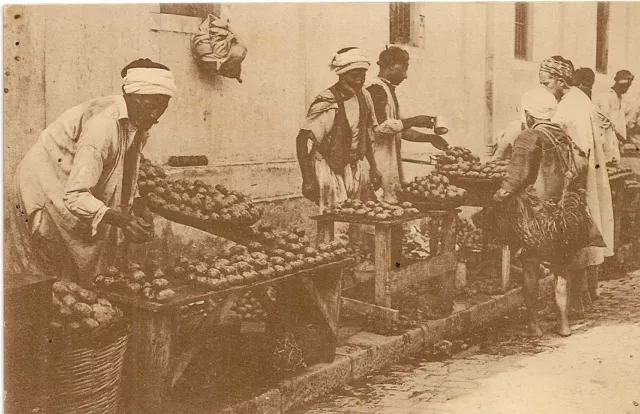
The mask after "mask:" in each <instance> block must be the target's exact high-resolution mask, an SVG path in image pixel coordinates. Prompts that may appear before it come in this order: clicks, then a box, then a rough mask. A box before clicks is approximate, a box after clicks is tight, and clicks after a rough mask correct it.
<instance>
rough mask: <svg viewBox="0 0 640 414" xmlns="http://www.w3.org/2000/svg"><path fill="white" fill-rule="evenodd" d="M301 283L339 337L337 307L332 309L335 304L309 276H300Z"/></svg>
mask: <svg viewBox="0 0 640 414" xmlns="http://www.w3.org/2000/svg"><path fill="white" fill-rule="evenodd" d="M300 283H301V284H302V286H303V287H304V289H305V290H306V291H307V293H308V294H309V296H310V297H311V300H312V301H313V303H314V304H315V305H316V308H317V309H318V310H319V311H320V314H321V315H322V318H323V320H324V322H325V323H326V324H327V326H328V327H329V328H330V329H331V332H332V333H333V336H334V337H336V338H337V337H338V320H337V319H336V309H332V308H334V306H331V304H330V303H328V301H327V300H326V298H325V296H324V295H322V294H321V293H320V291H319V290H318V288H317V287H316V285H315V284H314V283H313V281H312V280H311V279H310V278H309V276H300Z"/></svg>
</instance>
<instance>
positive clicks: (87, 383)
mask: <svg viewBox="0 0 640 414" xmlns="http://www.w3.org/2000/svg"><path fill="white" fill-rule="evenodd" d="M128 335H129V323H128V322H126V321H125V320H120V321H118V322H115V323H114V324H111V325H109V326H105V327H104V328H98V329H97V330H96V331H95V332H92V333H91V334H89V335H86V336H83V337H78V338H73V339H65V338H63V337H60V338H55V337H54V338H53V340H52V347H53V349H52V352H51V376H50V393H51V396H50V400H49V405H50V408H51V412H53V413H65V414H67V413H83V414H85V413H87V414H88V413H96V414H97V413H101V414H106V413H117V412H118V404H119V400H120V395H121V393H120V390H121V379H122V367H123V362H124V354H125V350H126V348H127V340H128Z"/></svg>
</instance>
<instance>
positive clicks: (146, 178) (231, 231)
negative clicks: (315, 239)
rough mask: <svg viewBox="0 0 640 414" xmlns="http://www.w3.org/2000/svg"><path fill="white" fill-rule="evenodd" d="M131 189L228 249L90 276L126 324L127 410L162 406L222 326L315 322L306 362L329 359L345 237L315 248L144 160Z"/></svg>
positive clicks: (250, 329) (239, 198)
mask: <svg viewBox="0 0 640 414" xmlns="http://www.w3.org/2000/svg"><path fill="white" fill-rule="evenodd" d="M139 190H140V194H141V195H142V196H143V197H145V198H146V199H147V201H148V204H149V206H150V208H151V209H152V211H153V212H155V213H156V214H158V215H160V216H163V217H164V218H166V219H167V220H170V221H172V222H176V223H179V224H181V225H185V226H190V227H193V228H196V229H199V230H201V231H204V232H207V233H209V234H211V235H214V236H217V237H219V238H223V239H226V240H228V241H231V242H233V245H232V246H230V247H228V248H226V249H224V250H222V251H217V250H214V249H203V250H202V251H200V252H198V253H197V254H196V255H194V256H192V257H185V256H173V255H170V256H172V257H167V255H163V254H162V253H160V252H150V253H149V254H148V255H147V257H146V260H144V261H143V260H137V261H139V262H140V263H141V264H139V263H136V262H134V261H133V260H131V255H126V254H125V255H123V256H122V257H118V258H117V260H116V266H112V267H110V268H108V269H107V270H106V272H105V273H104V274H101V275H98V276H97V277H96V279H95V281H94V285H95V289H96V292H98V293H99V295H100V296H101V297H103V298H105V299H107V300H108V301H109V302H110V303H113V304H114V305H115V306H117V307H118V308H119V309H122V310H123V312H124V314H125V315H127V316H128V318H129V319H130V321H131V335H130V336H129V344H128V352H127V358H128V362H127V363H126V364H125V366H126V369H125V372H124V375H125V376H126V377H127V387H126V388H127V390H128V394H129V397H128V400H127V403H126V404H127V407H128V410H129V411H130V412H161V411H162V410H163V409H165V408H166V403H167V396H168V395H170V394H171V391H172V389H173V388H174V387H175V386H176V384H178V382H179V381H180V380H181V376H182V375H183V373H184V372H185V370H186V369H187V368H188V367H189V366H190V364H191V363H192V361H194V360H196V359H197V357H198V355H200V352H201V351H202V349H203V347H205V346H206V344H207V342H208V341H209V340H210V338H211V337H213V336H216V334H221V335H226V334H227V333H228V332H230V330H231V331H234V332H240V333H257V334H261V333H265V332H267V331H269V330H271V329H276V328H274V327H277V328H278V329H282V327H286V328H287V329H289V328H291V329H293V328H295V326H294V325H304V326H310V325H313V326H316V327H318V330H319V331H321V332H322V335H321V336H322V338H321V344H320V345H319V346H318V348H319V350H318V353H317V355H316V357H317V361H307V362H308V363H315V362H319V361H324V362H328V361H332V360H333V358H334V353H335V349H336V346H337V340H338V317H339V309H340V303H341V290H342V277H343V269H344V268H345V266H346V265H347V264H348V263H349V262H350V259H349V258H348V257H347V251H346V249H345V247H346V245H345V243H343V242H339V241H333V242H330V243H325V244H320V245H319V246H318V247H317V249H316V248H313V247H312V246H311V243H310V240H309V239H308V238H307V237H306V235H305V234H304V232H303V231H301V230H295V231H287V230H280V229H274V228H272V227H270V226H266V225H260V224H256V223H257V222H258V221H259V220H260V218H261V215H262V210H261V209H260V208H259V207H257V206H255V205H254V204H253V203H252V202H251V200H249V199H248V198H247V197H246V196H244V195H242V194H240V193H238V192H236V191H232V190H228V189H227V188H225V187H223V186H220V185H218V186H211V185H208V184H205V183H204V182H202V181H200V180H194V181H190V180H184V179H181V180H169V179H168V178H167V177H166V174H165V172H164V171H163V169H162V168H161V167H159V166H158V165H155V164H153V163H152V162H151V161H149V160H147V159H144V160H143V162H142V164H141V169H140V173H139ZM163 256H165V257H163ZM138 259H144V258H142V257H139V258H138ZM275 292H277V293H275ZM276 298H277V300H276ZM65 306H66V305H65Z"/></svg>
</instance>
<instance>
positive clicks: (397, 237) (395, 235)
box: [391, 225, 404, 265]
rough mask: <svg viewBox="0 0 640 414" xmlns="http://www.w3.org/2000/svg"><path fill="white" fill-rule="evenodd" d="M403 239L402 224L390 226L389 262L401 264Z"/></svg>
mask: <svg viewBox="0 0 640 414" xmlns="http://www.w3.org/2000/svg"><path fill="white" fill-rule="evenodd" d="M403 239H404V229H403V228H402V226H401V225H400V226H393V227H391V263H392V265H396V263H400V265H402V258H403V256H402V242H403Z"/></svg>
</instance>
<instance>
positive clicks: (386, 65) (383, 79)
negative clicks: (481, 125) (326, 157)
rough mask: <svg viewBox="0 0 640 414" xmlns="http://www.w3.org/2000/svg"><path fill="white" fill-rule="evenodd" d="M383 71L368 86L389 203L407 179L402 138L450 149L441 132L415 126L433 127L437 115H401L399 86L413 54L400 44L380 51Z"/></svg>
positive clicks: (376, 140) (377, 147) (385, 196)
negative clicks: (426, 131) (430, 132)
mask: <svg viewBox="0 0 640 414" xmlns="http://www.w3.org/2000/svg"><path fill="white" fill-rule="evenodd" d="M378 66H379V67H380V72H379V73H378V77H376V78H375V79H374V80H373V81H372V84H371V85H370V86H369V87H368V88H367V90H368V91H369V93H370V94H371V99H372V100H373V105H374V108H375V114H376V119H377V120H378V127H377V128H376V137H375V145H374V147H375V157H376V163H377V165H378V167H379V168H380V172H381V174H382V189H383V192H384V195H383V198H384V201H387V202H396V201H397V199H396V195H395V188H396V186H397V185H399V184H400V183H402V182H403V181H404V174H403V170H402V154H401V144H402V140H403V139H404V140H407V141H412V142H429V143H431V144H432V145H433V146H434V147H436V148H438V149H446V148H447V147H448V144H447V142H446V141H445V140H444V139H443V138H442V137H440V136H439V135H428V134H423V133H421V132H418V131H415V130H413V129H411V128H413V127H421V128H433V126H434V117H431V116H427V115H420V116H416V117H413V118H404V119H402V118H401V116H400V104H399V103H398V98H397V96H396V87H397V86H398V85H400V84H401V83H402V82H403V81H404V80H405V79H407V71H408V70H409V53H408V52H407V51H406V50H404V49H401V48H399V47H396V46H392V47H389V48H387V49H385V50H383V51H382V52H381V53H380V57H379V59H378Z"/></svg>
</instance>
